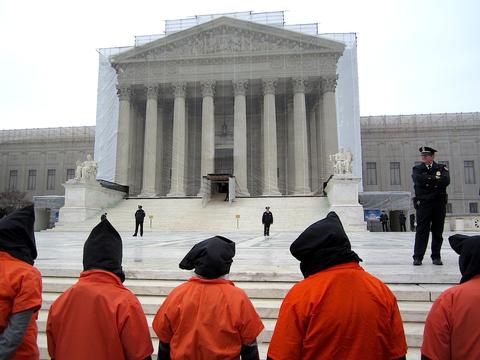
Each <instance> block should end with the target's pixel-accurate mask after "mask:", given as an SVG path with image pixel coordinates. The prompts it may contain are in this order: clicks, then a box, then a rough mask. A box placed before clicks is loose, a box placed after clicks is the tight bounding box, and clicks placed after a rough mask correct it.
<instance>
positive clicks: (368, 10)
mask: <svg viewBox="0 0 480 360" xmlns="http://www.w3.org/2000/svg"><path fill="white" fill-rule="evenodd" d="M249 10H251V11H255V12H263V11H277V10H285V11H286V22H287V23H288V24H297V23H311V22H318V23H319V31H320V32H321V33H322V32H356V33H357V34H358V66H359V83H360V113H361V115H362V116H364V115H383V114H411V113H438V112H469V111H480V21H479V15H480V1H477V0H329V1H323V0H313V1H312V0H308V1H307V0H289V1H284V0H263V1H259V0H255V1H251V0H243V1H242V0H240V1H236V2H233V1H227V0H225V1H221V0H216V1H213V0H203V1H202V0H196V1H181V0H176V1H175V0H174V1H159V0H157V1H149V0H135V1H134V0H129V1H125V0H95V1H93V0H83V1H75V2H73V1H68V0H44V1H41V0H0V33H1V34H2V46H1V49H0V80H1V81H0V129H13V128H33V127H54V126H78V125H94V124H95V112H96V92H97V72H98V54H97V52H96V49H97V48H102V47H116V46H129V45H133V41H134V35H146V34H158V33H162V32H163V30H164V20H167V19H168V20H170V19H179V18H185V17H188V16H193V15H202V14H212V13H225V12H234V11H249Z"/></svg>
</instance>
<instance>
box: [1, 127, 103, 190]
mask: <svg viewBox="0 0 480 360" xmlns="http://www.w3.org/2000/svg"><path fill="white" fill-rule="evenodd" d="M94 141H95V127H94V126H82V127H69V128H46V129H21V130H0V190H1V191H9V190H18V191H25V192H27V195H28V197H29V198H30V199H31V198H32V197H33V196H43V195H63V194H64V188H63V186H62V184H63V183H65V181H66V180H67V179H68V177H74V176H75V168H76V161H77V160H84V159H85V158H86V156H87V154H93V147H94Z"/></svg>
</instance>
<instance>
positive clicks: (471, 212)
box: [468, 202, 478, 214]
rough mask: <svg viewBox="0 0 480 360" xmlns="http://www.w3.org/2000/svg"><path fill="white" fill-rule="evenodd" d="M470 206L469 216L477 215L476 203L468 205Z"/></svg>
mask: <svg viewBox="0 0 480 360" xmlns="http://www.w3.org/2000/svg"><path fill="white" fill-rule="evenodd" d="M468 205H469V206H470V214H477V213H478V203H476V202H474V203H469V204H468Z"/></svg>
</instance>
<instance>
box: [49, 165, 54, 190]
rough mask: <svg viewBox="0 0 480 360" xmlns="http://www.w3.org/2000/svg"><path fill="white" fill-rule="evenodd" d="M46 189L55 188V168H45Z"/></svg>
mask: <svg viewBox="0 0 480 360" xmlns="http://www.w3.org/2000/svg"><path fill="white" fill-rule="evenodd" d="M47 190H55V169H48V170H47Z"/></svg>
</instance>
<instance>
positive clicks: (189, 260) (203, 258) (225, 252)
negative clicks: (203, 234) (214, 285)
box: [179, 236, 235, 279]
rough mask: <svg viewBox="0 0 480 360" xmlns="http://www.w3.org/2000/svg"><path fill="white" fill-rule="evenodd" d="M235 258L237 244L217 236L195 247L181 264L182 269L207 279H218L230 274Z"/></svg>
mask: <svg viewBox="0 0 480 360" xmlns="http://www.w3.org/2000/svg"><path fill="white" fill-rule="evenodd" d="M234 256H235V243H234V242H233V241H232V240H229V239H227V238H225V237H223V236H215V237H212V238H210V239H207V240H203V241H201V242H199V243H198V244H196V245H194V246H193V248H192V249H191V250H190V251H189V252H188V254H187V255H185V257H184V258H183V260H182V261H181V262H180V264H179V266H180V269H185V270H192V269H195V273H196V274H198V275H200V276H202V277H204V278H207V279H216V278H218V277H220V276H222V275H225V274H228V273H229V272H230V266H231V265H232V262H233V260H232V259H233V257H234Z"/></svg>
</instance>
